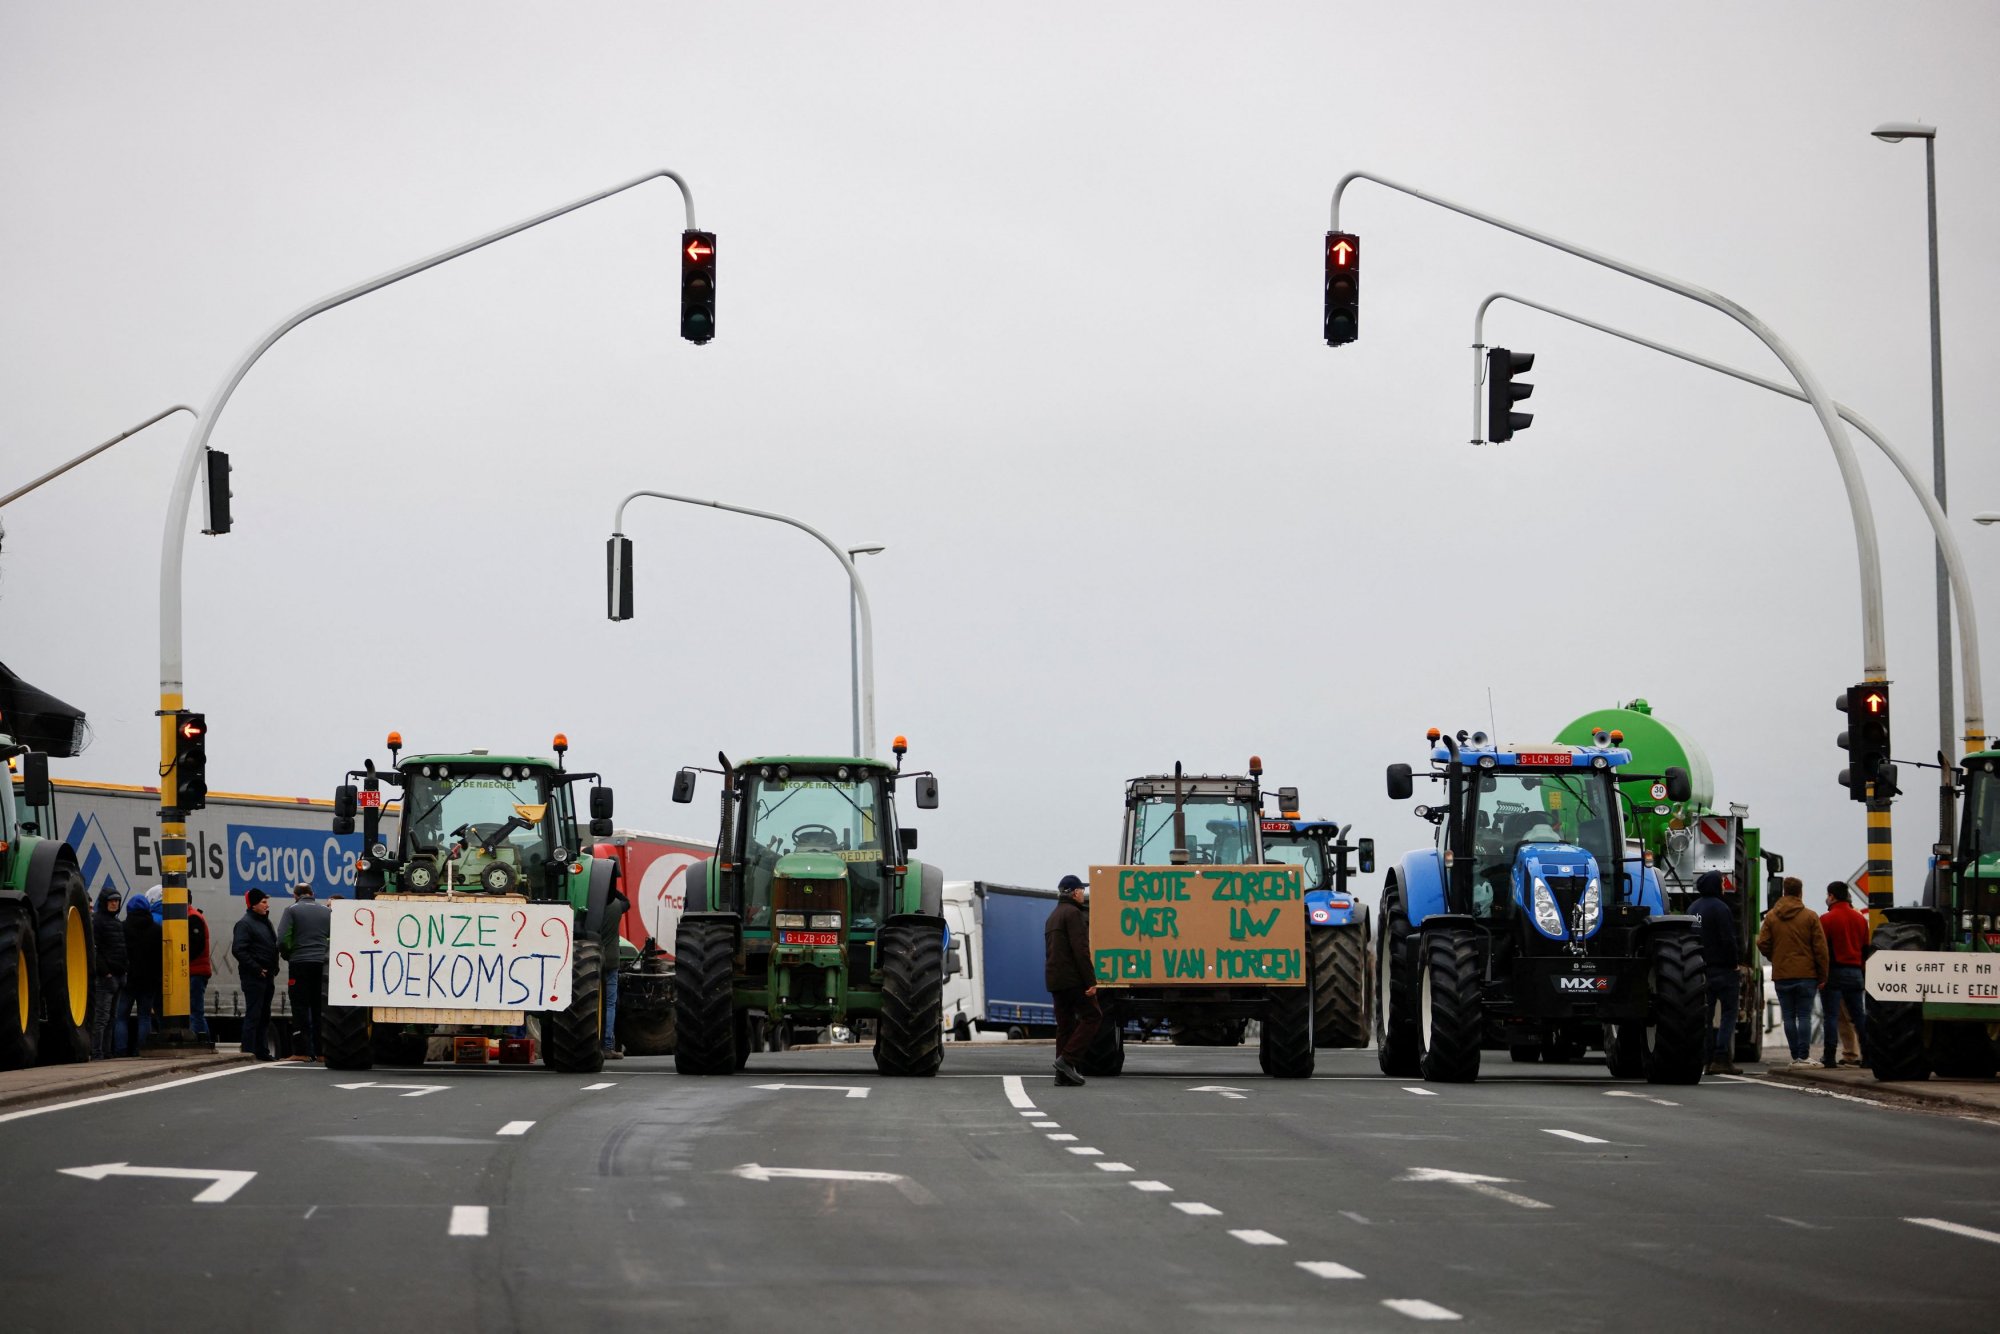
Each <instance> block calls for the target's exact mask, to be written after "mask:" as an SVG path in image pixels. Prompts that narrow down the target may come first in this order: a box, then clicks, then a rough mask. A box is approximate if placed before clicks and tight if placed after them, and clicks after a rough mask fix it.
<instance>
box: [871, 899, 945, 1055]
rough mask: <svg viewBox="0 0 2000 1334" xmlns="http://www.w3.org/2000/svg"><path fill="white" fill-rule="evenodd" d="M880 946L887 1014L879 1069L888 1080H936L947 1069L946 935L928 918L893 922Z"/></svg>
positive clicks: (878, 1047)
mask: <svg viewBox="0 0 2000 1334" xmlns="http://www.w3.org/2000/svg"><path fill="white" fill-rule="evenodd" d="M877 945H878V948H879V949H880V950H881V957H882V1013H881V1015H880V1018H879V1022H878V1023H877V1024H876V1026H875V1068H876V1069H877V1070H880V1071H881V1072H882V1073H883V1074H885V1075H905V1076H911V1075H914V1076H925V1075H934V1074H936V1073H937V1072H938V1067H939V1066H940V1065H942V1064H944V932H942V931H940V930H939V929H938V928H937V926H936V924H935V923H934V922H932V921H930V920H927V919H925V918H920V917H919V918H903V919H895V918H892V919H891V920H890V921H888V922H886V923H884V924H883V927H882V934H881V936H880V937H879V939H878V941H877Z"/></svg>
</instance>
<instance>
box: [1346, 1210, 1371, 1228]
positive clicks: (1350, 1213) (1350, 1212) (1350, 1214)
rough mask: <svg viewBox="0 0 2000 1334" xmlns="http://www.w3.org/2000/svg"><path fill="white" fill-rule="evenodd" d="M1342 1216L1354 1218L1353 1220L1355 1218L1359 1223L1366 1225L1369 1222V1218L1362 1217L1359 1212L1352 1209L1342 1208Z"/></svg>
mask: <svg viewBox="0 0 2000 1334" xmlns="http://www.w3.org/2000/svg"><path fill="white" fill-rule="evenodd" d="M1340 1216H1341V1217H1342V1218H1349V1219H1352V1220H1354V1221H1355V1222H1357V1223H1361V1224H1364V1225H1365V1224H1367V1222H1368V1220H1367V1219H1365V1218H1363V1217H1362V1216H1361V1215H1360V1214H1357V1213H1355V1212H1354V1211H1353V1210H1352V1209H1342V1210H1341V1211H1340Z"/></svg>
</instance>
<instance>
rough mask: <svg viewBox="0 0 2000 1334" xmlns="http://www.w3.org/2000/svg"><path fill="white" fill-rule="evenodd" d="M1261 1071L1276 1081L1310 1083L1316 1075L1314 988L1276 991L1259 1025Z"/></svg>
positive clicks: (1259, 1066) (1258, 1051) (1258, 1046)
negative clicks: (1298, 1080) (1307, 1081)
mask: <svg viewBox="0 0 2000 1334" xmlns="http://www.w3.org/2000/svg"><path fill="white" fill-rule="evenodd" d="M1257 1068H1258V1069H1260V1070H1262V1071H1263V1072H1264V1073H1265V1074H1267V1075H1269V1076H1270V1077H1271V1078H1273V1079H1310V1078H1312V1072H1313V987H1312V980H1311V978H1310V977H1308V978H1307V984H1306V985H1305V986H1302V987H1286V988H1284V989H1283V990H1277V989H1273V990H1272V993H1271V1000H1270V1003H1269V1004H1267V1005H1266V1006H1265V1007H1264V1017H1263V1019H1262V1020H1260V1021H1259V1022H1258V1024H1257Z"/></svg>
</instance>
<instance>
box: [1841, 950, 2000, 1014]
mask: <svg viewBox="0 0 2000 1334" xmlns="http://www.w3.org/2000/svg"><path fill="white" fill-rule="evenodd" d="M1868 999H1870V1000H1885V1001H1944V1002H1947V1003H1949V1004H1953V1005H2000V954H1949V953H1944V952H1941V951H1932V950H1877V951H1875V953H1873V954H1871V955H1869V956H1868Z"/></svg>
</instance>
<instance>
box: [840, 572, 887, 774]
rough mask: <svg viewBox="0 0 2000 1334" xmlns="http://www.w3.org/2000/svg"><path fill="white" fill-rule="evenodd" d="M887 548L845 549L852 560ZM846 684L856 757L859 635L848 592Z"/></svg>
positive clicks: (858, 745)
mask: <svg viewBox="0 0 2000 1334" xmlns="http://www.w3.org/2000/svg"><path fill="white" fill-rule="evenodd" d="M888 549H889V548H887V547H879V546H878V547H849V548H848V549H847V556H848V559H849V560H852V559H853V558H854V557H856V556H879V555H881V554H882V553H883V552H885V551H887V550H888ZM847 684H848V690H849V692H850V693H851V694H852V695H853V696H854V754H855V757H856V758H857V759H858V758H861V757H862V751H861V636H860V633H859V631H858V629H857V622H856V620H855V611H854V598H853V595H852V594H851V593H850V594H849V596H848V599H847Z"/></svg>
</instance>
